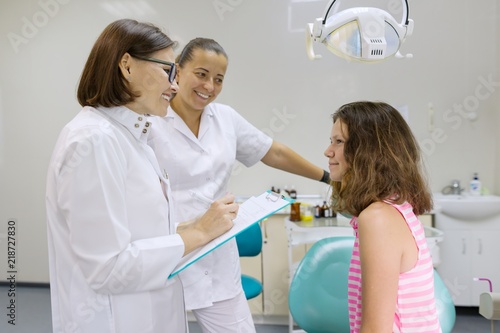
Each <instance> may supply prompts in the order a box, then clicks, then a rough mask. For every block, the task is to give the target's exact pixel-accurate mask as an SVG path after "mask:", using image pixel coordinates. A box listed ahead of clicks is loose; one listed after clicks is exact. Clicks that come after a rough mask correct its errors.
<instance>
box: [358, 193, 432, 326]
mask: <svg viewBox="0 0 500 333" xmlns="http://www.w3.org/2000/svg"><path fill="white" fill-rule="evenodd" d="M391 205H392V206H394V208H396V209H397V210H398V211H399V212H400V213H401V214H402V215H403V217H404V219H405V221H406V223H407V224H408V227H409V228H410V230H411V233H412V235H413V238H414V239H415V243H416V245H417V248H418V258H417V262H416V264H415V267H413V268H412V269H411V270H409V271H408V272H405V273H401V274H400V275H399V283H398V299H397V302H396V310H395V312H394V324H393V333H400V332H401V333H413V332H419V333H420V332H432V333H440V332H441V327H440V325H439V319H438V316H437V310H436V301H435V296H434V269H433V266H432V258H431V255H430V252H429V249H428V248H427V242H426V239H425V231H424V227H423V226H422V224H421V223H420V221H419V220H418V218H417V217H416V216H415V214H414V213H413V207H412V206H411V205H410V204H409V203H406V202H405V203H404V204H402V205H395V204H391ZM351 226H352V227H353V229H354V234H355V236H356V238H355V242H354V248H353V252H352V258H351V264H350V267H349V279H348V302H349V323H350V327H351V333H357V332H359V329H360V326H361V315H362V314H361V265H360V257H359V237H358V220H357V217H353V218H352V220H351Z"/></svg>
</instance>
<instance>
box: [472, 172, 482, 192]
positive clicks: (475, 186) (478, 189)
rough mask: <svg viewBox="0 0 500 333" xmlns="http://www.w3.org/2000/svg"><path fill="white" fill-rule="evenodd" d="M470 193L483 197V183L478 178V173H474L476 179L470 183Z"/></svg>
mask: <svg viewBox="0 0 500 333" xmlns="http://www.w3.org/2000/svg"><path fill="white" fill-rule="evenodd" d="M469 193H470V194H471V195H481V181H480V180H479V178H478V176H477V172H476V173H474V177H473V178H472V180H471V181H470V185H469Z"/></svg>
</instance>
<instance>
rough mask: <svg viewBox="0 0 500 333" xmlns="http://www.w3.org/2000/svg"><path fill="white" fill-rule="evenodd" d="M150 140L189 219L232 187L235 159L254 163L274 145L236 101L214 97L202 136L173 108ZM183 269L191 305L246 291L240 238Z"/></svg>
mask: <svg viewBox="0 0 500 333" xmlns="http://www.w3.org/2000/svg"><path fill="white" fill-rule="evenodd" d="M148 143H149V144H150V145H151V147H153V149H154V150H155V154H156V156H157V158H158V161H159V164H160V166H161V167H162V168H165V169H166V170H167V171H168V173H169V175H170V179H171V186H172V193H173V200H174V211H175V219H176V220H178V221H185V220H189V219H191V218H194V217H196V216H199V215H201V214H202V213H203V212H204V211H206V209H207V208H208V206H209V205H208V204H207V202H208V201H210V200H215V199H219V198H220V197H222V196H224V195H225V194H226V193H227V187H228V182H229V179H230V176H231V172H232V170H233V165H234V163H235V161H236V160H238V161H240V162H241V163H243V164H244V165H245V166H247V167H248V166H252V165H253V164H255V163H257V162H258V161H260V160H261V159H262V158H263V157H264V155H265V154H266V153H267V152H268V151H269V149H270V148H271V144H272V139H271V138H270V137H268V136H267V135H265V134H264V133H263V132H262V131H260V130H258V129H257V128H255V127H254V126H253V125H251V124H250V123H249V122H248V121H246V120H245V119H244V118H243V117H242V116H240V115H239V114H238V113H237V112H236V111H235V110H234V109H232V108H231V107H229V106H227V105H223V104H218V103H211V104H209V105H208V106H207V107H206V108H205V110H204V111H203V113H202V115H201V122H200V128H199V133H198V137H196V136H195V135H194V134H193V132H191V130H190V129H189V128H188V127H187V125H186V124H185V123H184V121H183V120H182V119H181V118H180V117H179V115H178V114H176V113H175V111H174V110H173V109H172V108H169V109H168V112H167V116H166V117H163V118H155V119H154V120H153V130H152V133H151V135H150V136H149V138H148ZM180 275H181V280H182V284H183V286H184V295H185V299H186V306H187V308H188V309H190V310H192V309H200V308H206V307H209V306H211V305H212V304H213V302H219V301H224V300H227V299H230V298H234V297H235V296H236V295H238V293H241V291H242V288H241V272H240V261H239V255H238V248H237V246H236V241H235V240H234V239H233V240H232V241H229V242H227V243H226V244H224V245H223V246H221V247H220V248H218V249H216V250H215V251H213V252H211V253H209V254H208V255H206V256H205V257H203V258H202V259H200V260H199V261H197V262H196V263H195V264H193V265H191V266H189V267H188V268H187V269H185V270H184V271H182V272H181V273H180ZM244 301H245V302H246V300H244ZM247 307H248V306H247Z"/></svg>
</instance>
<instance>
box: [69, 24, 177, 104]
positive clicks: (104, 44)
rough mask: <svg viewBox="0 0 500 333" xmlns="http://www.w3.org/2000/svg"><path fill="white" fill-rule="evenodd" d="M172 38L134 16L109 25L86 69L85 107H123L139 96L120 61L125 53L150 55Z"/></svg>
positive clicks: (80, 94) (82, 97) (82, 98)
mask: <svg viewBox="0 0 500 333" xmlns="http://www.w3.org/2000/svg"><path fill="white" fill-rule="evenodd" d="M175 45H176V42H174V41H172V40H171V39H170V38H169V37H168V36H167V35H166V34H165V33H163V32H162V31H161V30H160V29H159V28H158V27H156V26H154V25H153V24H150V23H141V22H138V21H135V20H130V19H121V20H117V21H115V22H112V23H111V24H109V25H108V26H107V27H106V28H105V29H104V31H103V32H102V33H101V35H100V36H99V37H98V38H97V41H96V42H95V44H94V46H93V47H92V50H91V51H90V54H89V57H88V59H87V63H86V64H85V67H84V68H83V72H82V76H81V78H80V84H79V85H78V91H77V97H78V102H79V103H80V105H81V106H105V107H111V106H120V105H124V104H127V103H129V102H132V101H133V100H134V99H135V98H136V97H137V96H136V95H135V94H134V93H133V92H132V91H130V89H129V88H128V87H127V84H126V79H125V78H124V77H123V75H122V73H121V71H120V69H119V66H118V65H119V62H120V60H121V58H122V56H123V55H124V54H125V53H127V52H128V53H130V55H132V56H134V55H136V56H150V55H151V54H152V53H154V52H156V51H159V50H163V49H165V48H167V47H170V46H172V47H174V46H175Z"/></svg>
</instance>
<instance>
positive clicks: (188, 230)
mask: <svg viewBox="0 0 500 333" xmlns="http://www.w3.org/2000/svg"><path fill="white" fill-rule="evenodd" d="M234 199H235V198H234V195H232V194H226V195H225V196H223V197H222V198H220V199H218V200H215V201H213V202H212V203H211V204H210V207H209V208H208V210H207V211H206V212H205V214H203V215H202V216H200V217H198V218H197V219H195V220H194V221H193V222H192V223H188V224H185V225H184V226H183V227H182V228H178V229H177V232H178V233H179V235H180V236H181V237H182V239H183V241H184V246H185V250H184V255H186V254H188V253H189V252H191V251H193V250H194V249H196V248H198V247H200V246H203V245H205V244H206V243H208V242H210V241H211V240H212V239H214V238H217V237H219V236H220V235H222V234H224V233H225V232H227V231H228V230H229V229H231V228H232V227H233V220H234V219H235V218H236V216H237V215H238V208H239V205H238V204H237V203H235V202H234Z"/></svg>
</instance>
